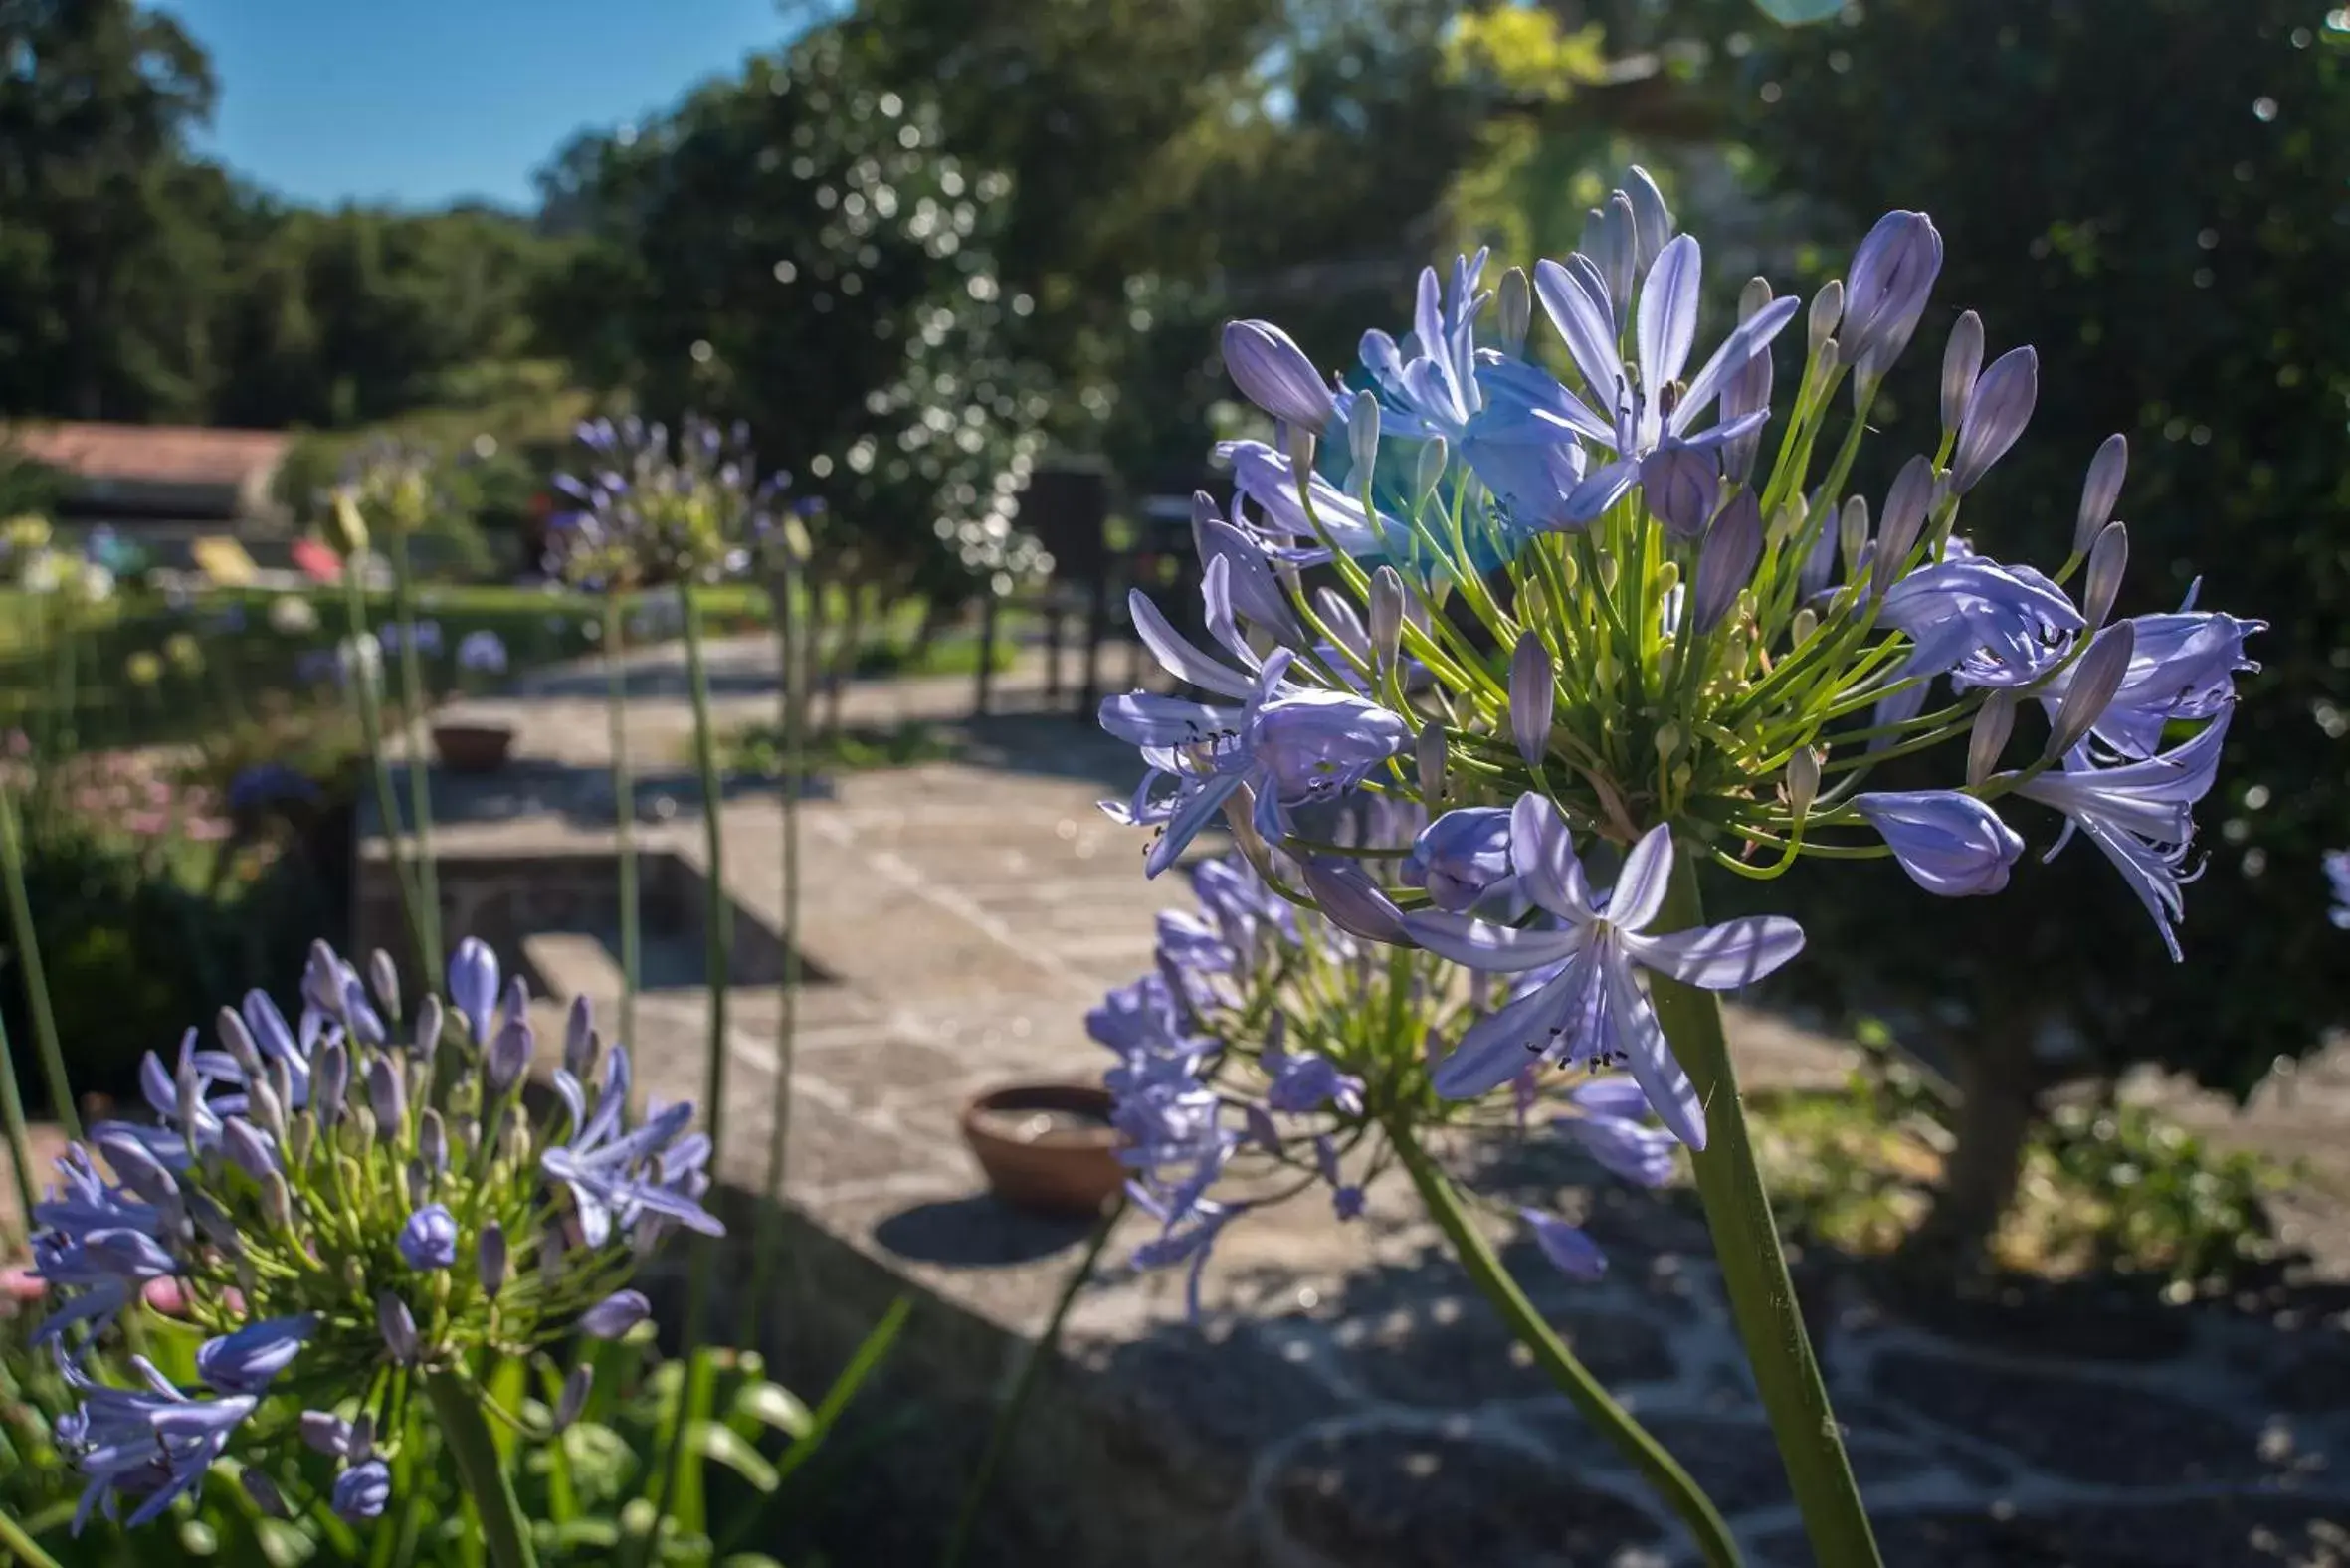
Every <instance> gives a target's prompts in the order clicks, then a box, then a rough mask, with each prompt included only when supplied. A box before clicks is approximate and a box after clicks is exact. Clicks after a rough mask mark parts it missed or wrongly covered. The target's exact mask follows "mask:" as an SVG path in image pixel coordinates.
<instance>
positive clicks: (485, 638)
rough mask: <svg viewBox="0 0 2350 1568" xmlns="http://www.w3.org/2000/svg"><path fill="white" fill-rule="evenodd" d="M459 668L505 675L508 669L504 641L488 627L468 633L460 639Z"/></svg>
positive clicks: (476, 672) (458, 650) (485, 673)
mask: <svg viewBox="0 0 2350 1568" xmlns="http://www.w3.org/2000/svg"><path fill="white" fill-rule="evenodd" d="M457 668H458V669H460V670H471V671H473V672H474V673H475V674H477V675H488V676H501V675H504V674H505V669H506V652H505V643H504V641H503V640H502V639H501V638H499V637H498V635H497V634H496V633H495V632H492V631H490V629H489V628H488V627H484V628H482V629H481V630H480V631H475V632H468V633H466V635H465V636H464V637H462V638H460V639H459V640H458V644H457Z"/></svg>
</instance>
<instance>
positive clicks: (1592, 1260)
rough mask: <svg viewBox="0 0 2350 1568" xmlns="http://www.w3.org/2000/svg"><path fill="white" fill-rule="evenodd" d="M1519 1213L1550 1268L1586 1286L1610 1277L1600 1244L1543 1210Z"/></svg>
mask: <svg viewBox="0 0 2350 1568" xmlns="http://www.w3.org/2000/svg"><path fill="white" fill-rule="evenodd" d="M1517 1213H1518V1218H1519V1219H1521V1220H1523V1221H1525V1222H1526V1226H1527V1228H1528V1229H1529V1230H1531V1231H1532V1232H1533V1233H1534V1246H1535V1247H1536V1248H1537V1249H1539V1250H1540V1252H1541V1254H1542V1256H1543V1258H1544V1259H1545V1260H1546V1261H1547V1262H1548V1263H1549V1264H1550V1267H1551V1268H1553V1269H1556V1270H1557V1271H1558V1272H1559V1273H1560V1274H1565V1275H1566V1276H1567V1277H1568V1278H1570V1279H1579V1280H1581V1281H1583V1282H1584V1283H1586V1284H1589V1283H1591V1282H1593V1281H1595V1280H1597V1279H1599V1278H1600V1277H1601V1276H1602V1275H1604V1274H1607V1272H1608V1255H1607V1254H1606V1253H1603V1252H1601V1251H1600V1248H1599V1243H1597V1242H1595V1241H1593V1240H1592V1239H1591V1238H1590V1237H1588V1236H1586V1235H1584V1234H1583V1233H1582V1232H1581V1231H1580V1230H1578V1229H1576V1228H1575V1227H1574V1226H1572V1225H1569V1224H1568V1223H1567V1222H1566V1221H1564V1220H1562V1219H1560V1218H1559V1217H1558V1216H1557V1215H1555V1214H1545V1213H1543V1212H1542V1211H1541V1210H1540V1209H1520V1210H1518V1212H1517Z"/></svg>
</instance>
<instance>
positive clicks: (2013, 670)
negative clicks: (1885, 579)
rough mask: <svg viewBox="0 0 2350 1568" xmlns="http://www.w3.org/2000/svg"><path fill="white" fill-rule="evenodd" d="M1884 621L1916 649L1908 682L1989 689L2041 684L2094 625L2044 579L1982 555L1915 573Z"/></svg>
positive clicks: (1890, 592)
mask: <svg viewBox="0 0 2350 1568" xmlns="http://www.w3.org/2000/svg"><path fill="white" fill-rule="evenodd" d="M1876 619H1877V624H1878V625H1879V626H1882V627H1885V628H1886V629H1888V630H1890V631H1895V632H1899V633H1901V634H1903V635H1904V636H1906V637H1907V638H1908V639H1909V640H1910V642H1911V643H1913V644H1915V645H1916V646H1915V647H1913V648H1912V649H1910V651H1909V658H1908V659H1907V661H1906V662H1905V663H1903V665H1902V666H1901V672H1900V673H1901V674H1902V675H1903V676H1931V675H1942V674H1945V673H1947V674H1949V675H1950V677H1951V679H1952V680H1953V681H1954V682H1956V683H1957V684H1958V685H1960V686H2025V685H2028V684H2029V683H2031V682H2033V681H2037V680H2039V679H2040V678H2041V677H2042V676H2043V675H2046V674H2047V673H2048V671H2049V669H2050V667H2052V666H2053V665H2055V664H2056V662H2057V661H2058V660H2060V659H2062V658H2063V657H2064V655H2065V653H2066V652H2067V651H2068V650H2069V649H2070V648H2071V646H2072V640H2073V638H2074V637H2075V636H2077V635H2078V634H2079V633H2080V631H2081V630H2082V629H2083V627H2084V626H2085V624H2086V623H2085V622H2084V621H2083V620H2082V619H2081V614H2080V612H2079V611H2078V610H2077V609H2075V608H2074V607H2073V604H2072V601H2071V600H2070V599H2068V598H2066V597H2065V595H2064V590H2063V589H2061V588H2059V587H2057V586H2056V584H2055V583H2053V582H2051V581H2049V580H2048V579H2047V578H2046V577H2044V576H2042V575H2041V574H2040V573H2039V572H2037V571H2035V570H2033V569H2032V568H2031V567H2029V566H2003V565H2001V564H2000V563H1999V562H1997V561H1994V560H1991V559H1989V558H1988V557H1986V556H1981V555H1969V556H1964V557H1961V558H1959V559H1955V560H1949V559H1945V560H1942V561H1937V562H1936V563H1934V564H1933V565H1931V566H1922V567H1920V568H1918V569H1917V570H1916V571H1914V572H1911V573H1910V574H1909V575H1908V576H1906V577H1904V578H1902V579H1901V580H1900V581H1899V582H1897V583H1895V584H1893V585H1892V587H1891V588H1889V589H1887V590H1886V592H1885V595H1884V599H1883V602H1882V603H1881V605H1880V606H1879V607H1878V610H1877V617H1876Z"/></svg>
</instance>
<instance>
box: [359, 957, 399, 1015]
mask: <svg viewBox="0 0 2350 1568" xmlns="http://www.w3.org/2000/svg"><path fill="white" fill-rule="evenodd" d="M367 983H368V984H369V985H370V986H372V987H373V988H374V990H375V1000H376V1001H377V1002H378V1003H380V1004H381V1005H382V1007H383V1013H384V1017H386V1018H390V1019H397V1018H398V1017H399V1016H400V971H399V970H398V969H396V968H394V967H393V966H392V955H391V954H390V953H387V952H385V951H384V950H383V949H382V948H380V947H378V948H377V949H376V950H375V951H374V952H372V953H369V954H368V955H367Z"/></svg>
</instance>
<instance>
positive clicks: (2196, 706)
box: [2038, 589, 2268, 758]
mask: <svg viewBox="0 0 2350 1568" xmlns="http://www.w3.org/2000/svg"><path fill="white" fill-rule="evenodd" d="M2194 601H2195V593H2194V590H2193V589H2189V590H2188V594H2187V604H2186V605H2185V606H2182V607H2181V608H2180V609H2178V610H2177V611H2175V612H2173V613H2171V614H2169V615H2141V616H2134V617H2132V618H2131V619H2130V621H2129V623H2128V625H2129V626H2130V628H2131V630H2132V633H2133V634H2134V635H2133V641H2132V643H2131V645H2130V659H2129V666H2128V668H2127V670H2126V671H2125V672H2124V673H2123V675H2122V678H2121V686H2119V687H2118V688H2117V689H2116V690H2115V691H2114V693H2113V700H2112V701H2111V702H2109V703H2108V704H2106V707H2105V711H2104V712H2103V713H2102V714H2101V715H2100V716H2099V717H2098V719H2097V722H2096V725H2095V727H2094V728H2092V729H2091V730H2090V731H2089V733H2090V734H2091V735H2093V736H2095V737H2096V739H2097V741H2098V742H2099V743H2100V744H2102V745H2104V746H2106V747H2108V748H2109V749H2111V750H2112V751H2114V752H2116V753H2117V754H2119V755H2121V756H2124V757H2130V758H2142V757H2150V756H2152V755H2154V753H2155V752H2156V751H2158V750H2160V749H2161V747H2162V731H2163V726H2165V725H2166V724H2171V723H2178V722H2194V721H2201V720H2203V719H2209V718H2216V717H2218V716H2219V715H2220V714H2221V713H2222V712H2223V711H2225V710H2226V709H2227V707H2228V706H2229V704H2230V703H2231V702H2233V701H2234V700H2235V699H2236V680H2235V678H2236V677H2237V676H2238V675H2239V674H2244V673H2248V672H2253V671H2257V670H2258V669H2259V668H2260V667H2259V666H2258V665H2257V664H2255V663H2254V662H2253V661H2252V660H2250V659H2247V658H2246V657H2245V654H2244V640H2245V639H2246V638H2247V637H2249V636H2251V635H2252V633H2254V632H2264V631H2266V630H2267V629H2268V623H2267V622H2265V621H2247V620H2244V619H2242V618H2240V617H2238V616H2233V615H2229V614H2226V613H2225V612H2223V611H2218V610H2201V611H2199V610H2196V609H2194V608H2192V606H2193V604H2194ZM2074 669H2075V667H2071V666H2067V667H2066V668H2065V669H2063V670H2060V671H2058V672H2057V673H2056V675H2055V676H2054V677H2053V678H2051V680H2050V681H2049V683H2048V685H2047V686H2042V687H2041V688H2040V690H2039V692H2038V695H2039V697H2040V700H2041V704H2042V706H2044V707H2046V708H2047V709H2048V710H2049V712H2050V714H2051V715H2052V716H2053V715H2054V714H2055V713H2056V709H2057V707H2058V706H2060V705H2061V704H2062V702H2063V699H2064V693H2065V692H2066V691H2067V690H2069V689H2071V684H2072V677H2073V674H2074Z"/></svg>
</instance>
